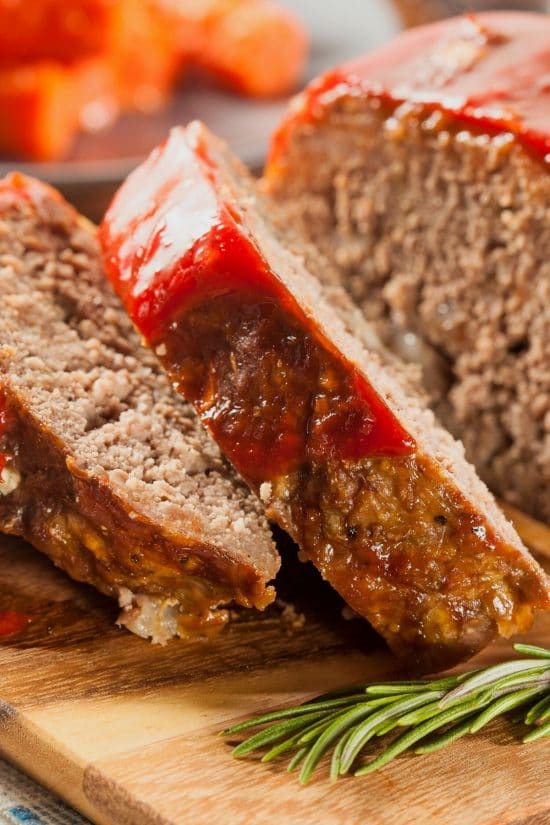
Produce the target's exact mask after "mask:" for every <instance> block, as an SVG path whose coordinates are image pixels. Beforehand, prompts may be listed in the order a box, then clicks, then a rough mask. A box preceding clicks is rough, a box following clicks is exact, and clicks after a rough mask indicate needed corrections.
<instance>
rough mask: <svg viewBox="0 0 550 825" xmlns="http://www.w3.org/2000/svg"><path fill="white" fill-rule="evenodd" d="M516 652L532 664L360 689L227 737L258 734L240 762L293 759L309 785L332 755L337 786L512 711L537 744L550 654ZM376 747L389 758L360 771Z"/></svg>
mask: <svg viewBox="0 0 550 825" xmlns="http://www.w3.org/2000/svg"><path fill="white" fill-rule="evenodd" d="M514 650H516V652H518V653H520V654H522V655H523V656H525V657H526V658H523V659H512V660H510V661H508V662H503V663H502V664H498V665H492V666H491V667H485V668H481V669H480V670H473V671H469V672H467V673H462V674H460V675H458V676H447V677H444V678H442V679H437V680H432V681H430V680H420V681H416V682H412V681H410V682H390V683H388V684H375V685H356V686H354V687H353V688H350V689H349V690H348V691H345V690H344V691H339V692H338V693H334V694H327V695H326V696H322V697H320V698H319V699H315V700H312V701H310V702H304V703H303V704H301V705H297V706H296V707H292V708H287V709H284V710H278V711H273V712H271V713H266V714H263V715H262V716H257V717H255V718H253V719H249V720H247V721H245V722H241V723H240V724H238V725H233V727H231V728H228V729H227V730H225V731H223V732H222V735H223V736H225V737H231V738H233V737H235V736H237V735H240V734H242V733H245V732H248V731H255V733H253V734H252V735H251V736H249V737H248V738H246V739H244V740H243V741H241V742H240V744H239V745H237V746H236V747H235V749H234V751H233V755H234V756H236V757H242V756H245V755H248V754H251V753H255V752H257V751H262V752H264V755H263V757H262V762H271V761H272V760H275V759H277V758H279V757H280V756H282V755H283V754H286V755H287V756H290V757H291V758H290V763H289V765H288V770H289V771H294V770H296V769H297V768H299V767H300V782H301V783H302V784H306V783H307V782H309V780H310V779H311V777H312V775H313V773H314V771H315V769H316V768H317V766H318V764H319V762H320V761H321V760H322V759H323V757H324V756H325V755H326V754H327V753H328V752H331V760H330V777H331V779H332V780H335V779H337V778H338V777H339V776H341V775H343V774H347V773H349V772H351V771H353V773H354V774H355V776H364V775H365V774H367V773H372V772H373V771H376V770H378V769H379V768H381V767H382V766H383V765H386V764H387V763H388V762H390V761H391V760H392V759H394V758H395V757H396V756H398V755H399V754H401V753H403V752H404V751H407V750H411V749H412V750H413V751H414V753H416V754H427V753H432V752H433V751H436V750H439V749H440V748H443V747H445V746H446V745H449V744H450V743H451V742H454V741H456V740H457V739H459V738H460V737H462V736H466V734H470V733H477V732H478V731H479V730H481V728H483V727H484V726H485V725H487V724H489V723H490V722H492V721H493V720H494V719H496V718H497V717H500V716H502V715H503V714H505V713H508V712H509V711H512V710H513V711H516V712H517V711H518V709H519V712H520V717H519V719H520V720H522V721H523V723H524V724H525V725H528V726H530V727H531V728H532V730H531V731H530V732H529V733H527V734H526V735H524V736H523V740H522V741H523V742H533V741H534V740H536V739H542V738H543V737H545V736H550V650H546V649H545V648H542V647H534V646H533V645H522V644H516V645H514ZM396 733H397V734H398V735H397V736H396V735H395V734H396ZM389 734H393V738H392V739H391V740H390V741H389V742H387V740H386V737H387V736H388V735H389ZM373 741H378V742H380V741H383V742H384V748H383V750H382V751H381V752H380V753H378V755H376V756H375V757H374V758H373V759H371V760H370V761H368V762H366V763H365V764H360V762H359V760H360V757H361V756H362V755H363V753H364V751H365V748H366V746H367V745H368V744H369V743H372V742H373Z"/></svg>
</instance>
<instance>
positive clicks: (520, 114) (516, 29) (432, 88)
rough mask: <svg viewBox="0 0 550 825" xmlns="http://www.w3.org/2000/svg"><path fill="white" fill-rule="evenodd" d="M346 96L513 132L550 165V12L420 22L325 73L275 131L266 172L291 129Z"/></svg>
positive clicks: (279, 154)
mask: <svg viewBox="0 0 550 825" xmlns="http://www.w3.org/2000/svg"><path fill="white" fill-rule="evenodd" d="M346 96H356V97H357V96H359V97H360V96H371V97H378V98H380V99H381V100H382V101H384V102H386V103H390V104H394V105H396V106H398V105H400V104H402V103H405V102H412V103H418V104H421V105H422V106H425V107H427V108H428V109H438V110H441V111H444V112H447V113H450V114H452V115H453V116H454V118H455V120H456V122H457V124H458V125H459V126H460V125H461V124H463V125H464V127H465V128H470V129H472V130H473V131H475V132H476V133H479V132H482V133H487V134H490V135H495V134H500V133H504V132H509V133H511V134H513V135H514V136H515V137H516V139H517V140H518V141H519V142H520V143H522V144H523V145H524V146H525V147H526V148H527V149H528V150H529V151H531V152H532V153H533V154H535V155H536V156H537V157H539V158H541V159H543V160H546V161H547V162H549V163H550V16H548V15H542V14H522V13H518V12H492V13H491V12H489V13H485V14H479V15H468V16H466V17H462V18H452V19H450V20H445V21H443V22H440V23H434V24H432V25H429V26H421V27H419V28H416V29H411V30H410V31H407V32H405V33H404V34H402V35H400V36H399V37H398V38H397V39H395V40H393V41H392V42H391V43H389V44H388V45H387V46H384V47H383V48H381V49H378V50H377V51H375V52H372V53H371V54H368V55H366V56H365V57H363V58H360V59H358V60H354V61H352V62H350V63H347V64H345V65H343V66H342V67H340V68H339V69H336V70H334V71H332V72H329V73H328V74H325V75H323V76H321V77H320V78H319V79H318V80H316V81H314V82H313V83H312V84H311V85H310V86H309V87H308V88H307V89H306V90H305V92H303V93H302V94H301V95H299V96H298V97H297V98H296V99H295V100H294V102H293V104H292V106H291V110H290V113H289V115H288V116H287V118H286V119H285V120H284V121H283V123H282V125H281V127H280V128H279V130H278V131H277V132H276V134H275V136H274V138H273V141H272V145H271V152H270V160H269V164H268V175H269V174H271V173H275V172H276V167H277V162H278V160H279V158H280V157H282V156H283V155H284V152H285V148H286V145H287V142H288V139H289V137H290V134H291V133H292V130H293V128H294V127H295V126H296V125H298V124H300V123H309V122H314V121H316V120H320V119H322V117H323V115H324V113H325V111H326V110H327V109H328V108H330V107H331V106H332V104H333V103H334V102H335V101H336V100H338V99H339V98H341V97H346Z"/></svg>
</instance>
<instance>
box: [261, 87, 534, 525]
mask: <svg viewBox="0 0 550 825" xmlns="http://www.w3.org/2000/svg"><path fill="white" fill-rule="evenodd" d="M280 162H281V163H283V161H280ZM281 168H284V172H283V173H282V174H281V175H280V176H279V177H278V176H277V174H273V177H272V179H271V180H270V191H271V193H272V195H274V197H275V198H276V199H277V201H278V202H279V205H280V208H281V212H280V224H281V226H284V225H290V226H292V227H294V229H295V230H296V231H297V232H298V233H299V234H300V235H302V236H303V237H304V238H308V239H309V240H310V242H312V243H314V244H315V245H316V246H318V247H319V248H320V249H321V250H322V252H323V253H324V255H325V256H326V259H327V261H328V262H329V264H327V266H326V267H325V269H324V272H323V270H322V268H321V270H320V274H321V276H323V275H324V277H325V278H328V279H330V280H331V281H334V280H335V279H336V280H338V279H340V281H341V283H343V285H344V286H345V288H346V290H347V291H348V293H349V294H350V296H351V297H352V298H353V300H354V301H355V302H356V304H357V305H358V306H359V307H360V308H361V310H362V311H363V313H364V315H365V317H366V318H368V319H369V320H371V321H372V322H373V323H375V324H376V325H377V328H378V331H379V332H380V333H381V335H382V336H383V337H384V338H385V340H386V341H387V342H389V343H391V341H392V339H394V338H395V330H396V328H397V329H402V330H412V331H414V332H416V333H417V335H419V336H420V337H421V339H423V340H424V341H426V342H427V343H428V345H430V346H432V347H433V348H434V350H436V351H437V352H438V353H440V354H441V356H442V357H443V359H444V360H445V361H446V363H447V365H448V369H447V376H446V377H447V379H448V381H449V385H448V388H447V387H446V392H445V393H444V397H443V398H441V397H440V394H438V393H436V394H435V395H434V399H433V404H434V408H435V409H436V411H437V413H438V416H439V417H440V418H441V419H442V421H443V423H444V424H445V425H446V426H448V427H449V429H450V430H451V431H452V432H453V433H454V434H455V435H457V436H459V437H460V438H461V439H462V440H463V441H464V444H465V447H466V453H467V456H468V458H469V459H470V461H472V462H473V463H474V464H475V465H476V468H477V469H478V471H479V473H480V474H481V476H482V478H484V480H485V481H486V482H487V483H488V484H489V486H490V487H491V488H492V489H493V490H494V491H495V492H496V493H498V494H499V495H500V496H502V497H503V498H504V499H506V500H507V501H509V502H511V503H512V504H515V505H517V506H520V507H521V508H523V509H524V510H526V511H527V512H529V513H531V514H533V515H534V516H536V517H538V518H542V519H544V520H550V438H549V434H550V429H549V428H550V366H549V364H550V174H549V173H548V168H547V164H545V162H544V161H543V160H542V159H541V158H539V157H536V156H532V155H531V154H530V153H529V152H528V151H527V150H526V149H524V148H523V147H522V146H521V145H520V144H519V143H518V141H517V140H515V139H514V137H513V136H512V135H511V134H507V133H504V134H500V135H496V136H491V135H489V134H486V133H483V131H482V130H480V129H476V128H475V126H473V125H471V126H469V127H466V126H464V125H459V124H457V123H456V121H455V120H454V119H453V117H452V115H447V114H445V113H442V112H438V111H433V109H427V108H425V107H422V106H414V105H403V106H401V107H396V105H392V104H389V103H384V102H382V101H380V100H379V99H377V98H376V97H363V98H362V97H354V98H350V97H345V96H344V97H342V99H341V100H339V101H336V102H335V103H334V104H333V106H332V107H331V108H330V110H328V111H327V112H326V113H325V115H324V117H323V118H322V119H321V120H320V121H319V122H318V123H315V124H312V123H307V124H302V125H297V126H296V127H295V128H294V129H293V130H292V132H290V133H289V143H288V146H287V149H286V153H285V158H284V166H283V167H281ZM306 251H307V248H306ZM429 369H431V366H430V367H428V370H429ZM427 378H428V382H427V383H429V378H430V376H429V374H428V376H427ZM432 383H433V382H432ZM447 389H448V392H447Z"/></svg>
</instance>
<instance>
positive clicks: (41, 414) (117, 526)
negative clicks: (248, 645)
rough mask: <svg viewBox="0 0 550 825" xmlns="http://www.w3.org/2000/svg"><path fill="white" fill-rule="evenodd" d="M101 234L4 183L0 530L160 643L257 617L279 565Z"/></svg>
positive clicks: (255, 509)
mask: <svg viewBox="0 0 550 825" xmlns="http://www.w3.org/2000/svg"><path fill="white" fill-rule="evenodd" d="M95 235H96V233H95V230H94V229H93V228H92V227H91V226H90V225H85V224H84V222H83V220H82V219H80V218H79V217H78V215H77V214H76V213H75V212H74V211H73V209H72V208H71V207H70V206H69V205H68V204H67V203H65V202H64V201H63V200H62V199H61V197H60V196H59V195H57V193H55V192H54V191H53V190H52V189H50V188H49V187H46V186H44V185H43V184H40V183H38V182H37V181H33V180H30V179H28V178H24V177H23V176H20V175H12V176H10V177H8V178H6V179H5V180H3V181H1V182H0V294H1V295H2V302H1V305H0V326H1V329H2V340H1V343H0V402H1V406H0V529H2V530H3V531H5V532H8V533H13V534H15V535H19V536H23V537H24V538H25V539H27V540H28V541H30V542H31V543H32V544H34V545H35V546H36V547H37V548H38V549H39V550H41V551H42V552H44V553H46V555H48V556H49V557H50V558H51V559H52V561H54V562H55V564H57V565H58V566H59V567H61V568H63V570H65V571H66V572H67V573H68V574H69V575H70V576H72V577H73V578H74V579H77V580H79V581H83V582H88V583H89V584H91V585H93V586H94V587H96V588H98V589H99V590H101V591H102V592H104V593H106V594H108V595H109V596H113V597H115V598H118V599H119V600H120V603H121V606H122V607H123V608H124V610H123V612H122V614H121V620H122V623H123V624H125V625H127V626H128V627H129V628H130V629H131V630H133V631H134V632H135V633H138V634H139V635H142V636H145V637H147V636H151V637H152V638H153V639H154V640H155V641H161V642H162V641H164V640H166V639H167V638H169V637H171V636H174V635H188V634H192V633H201V632H208V631H209V629H210V628H212V629H213V628H215V627H217V626H219V625H221V624H223V622H224V620H225V618H226V611H224V609H223V608H224V606H225V605H227V604H229V603H231V602H236V603H238V604H241V605H245V606H247V607H252V606H254V607H258V608H263V607H264V606H265V605H266V604H268V603H269V602H270V601H272V599H273V596H274V591H273V588H271V587H269V586H267V582H268V581H269V580H270V579H272V578H273V576H274V575H275V573H276V571H277V568H278V566H279V558H278V554H277V552H276V550H275V548H274V546H273V543H272V539H271V534H270V530H269V527H268V524H267V522H266V520H265V518H264V516H263V514H262V513H261V509H260V507H259V503H258V502H257V500H256V498H255V497H254V496H252V495H251V494H250V493H249V491H248V490H247V488H246V486H245V485H243V483H242V482H241V481H239V479H238V478H237V476H236V475H235V473H234V472H233V471H232V470H231V468H230V467H229V465H228V464H227V463H226V461H225V460H224V459H223V458H222V456H221V454H220V452H219V450H218V448H217V447H216V445H215V444H214V442H213V441H212V440H211V439H210V438H209V436H208V435H207V434H206V432H204V430H203V429H202V427H201V425H200V422H199V420H198V419H197V417H196V416H195V413H194V412H193V410H192V407H191V406H190V405H188V404H186V403H185V402H184V401H183V400H182V399H181V398H180V397H179V396H178V395H176V394H175V393H173V391H172V389H171V387H170V384H169V382H168V380H167V379H166V377H165V376H164V374H163V373H162V371H161V370H160V369H159V367H158V363H157V362H156V359H155V358H154V356H152V354H151V353H150V351H149V350H147V349H145V348H144V347H142V346H141V345H140V342H139V338H138V336H137V334H136V333H135V331H134V329H133V327H132V325H131V323H130V321H129V319H128V317H127V315H126V313H125V312H124V310H123V308H122V306H121V305H120V302H119V301H118V299H117V298H116V296H115V294H114V292H113V291H112V289H111V287H110V285H109V283H108V281H107V279H106V278H105V277H104V274H103V271H102V268H101V260H100V256H99V250H98V246H97V242H96V237H95Z"/></svg>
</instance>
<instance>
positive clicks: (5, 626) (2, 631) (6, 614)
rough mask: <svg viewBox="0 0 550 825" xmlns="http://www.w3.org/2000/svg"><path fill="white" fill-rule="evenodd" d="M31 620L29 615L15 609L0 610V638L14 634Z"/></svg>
mask: <svg viewBox="0 0 550 825" xmlns="http://www.w3.org/2000/svg"><path fill="white" fill-rule="evenodd" d="M31 621H32V619H31V617H30V616H26V615H25V614H24V613H17V612H16V611H15V610H0V638H1V637H3V636H14V635H15V634H16V633H19V632H20V631H21V630H24V629H25V628H26V627H27V625H29V624H30V623H31Z"/></svg>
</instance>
